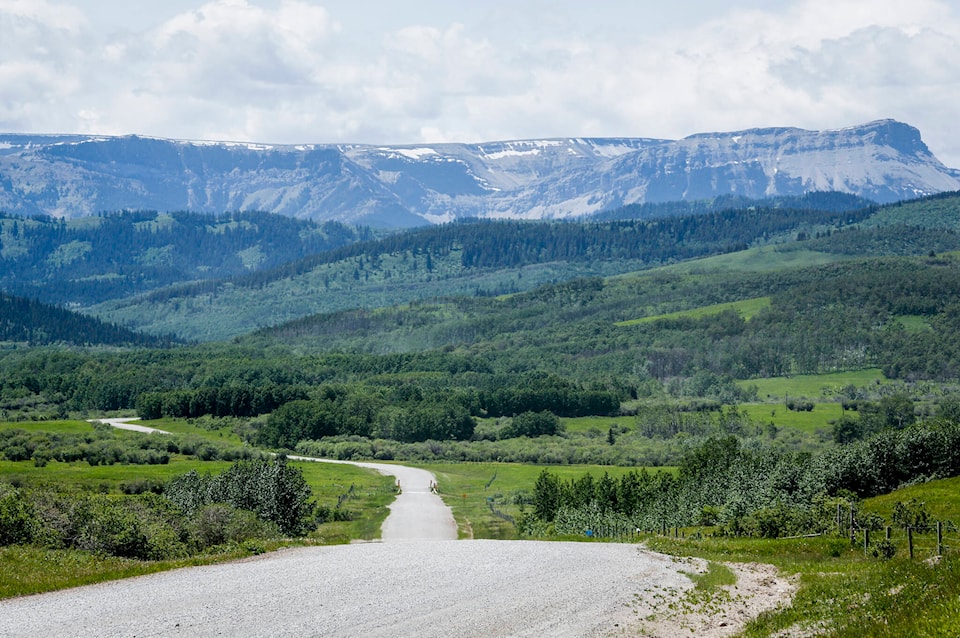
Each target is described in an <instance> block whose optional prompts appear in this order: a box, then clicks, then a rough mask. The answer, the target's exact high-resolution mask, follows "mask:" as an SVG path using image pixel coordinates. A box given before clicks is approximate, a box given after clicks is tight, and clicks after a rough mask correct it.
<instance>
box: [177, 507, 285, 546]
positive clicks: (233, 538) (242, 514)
mask: <svg viewBox="0 0 960 638" xmlns="http://www.w3.org/2000/svg"><path fill="white" fill-rule="evenodd" d="M188 532H189V537H190V542H191V544H192V545H193V546H194V547H196V548H198V549H203V548H207V547H213V546H215V545H223V544H225V543H230V542H233V543H243V542H244V541H249V540H251V539H256V538H273V537H276V536H278V535H279V530H278V529H277V527H276V526H275V525H272V524H271V523H268V522H266V521H263V520H261V519H259V518H258V517H257V515H256V514H254V513H253V512H249V511H246V510H241V509H237V508H235V507H232V506H230V505H227V504H226V503H214V504H212V505H207V506H205V507H203V508H201V509H200V510H199V511H198V512H197V513H196V515H194V517H193V518H192V520H191V521H190V523H189V524H188Z"/></svg>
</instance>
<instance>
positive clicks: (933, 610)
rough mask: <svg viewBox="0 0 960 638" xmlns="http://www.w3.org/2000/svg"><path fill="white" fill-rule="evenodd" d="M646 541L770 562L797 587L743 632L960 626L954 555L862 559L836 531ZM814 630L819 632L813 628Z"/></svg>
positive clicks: (908, 631)
mask: <svg viewBox="0 0 960 638" xmlns="http://www.w3.org/2000/svg"><path fill="white" fill-rule="evenodd" d="M646 546H647V547H648V548H650V549H653V550H655V551H662V552H666V553H669V554H673V555H677V556H699V557H701V558H705V559H707V560H709V561H729V562H760V563H768V564H773V565H775V566H777V567H778V568H779V569H780V571H781V573H782V574H783V575H786V576H788V577H791V578H793V579H795V580H796V581H797V582H798V583H799V589H798V591H797V594H796V595H795V597H794V599H793V602H792V604H791V605H790V606H789V607H786V608H782V609H778V610H775V611H772V612H765V613H763V614H761V615H760V616H759V617H758V618H756V619H754V620H753V621H751V622H750V623H748V624H747V627H746V629H745V631H744V632H743V633H742V634H740V635H742V636H751V637H752V636H773V635H829V636H850V637H853V636H889V637H893V636H931V637H932V636H955V635H958V634H957V629H960V604H958V602H960V555H958V554H954V555H952V556H948V557H946V558H945V559H944V560H943V561H941V562H940V563H939V564H930V563H927V562H925V561H921V560H915V561H910V560H909V559H906V558H894V559H893V560H890V561H881V560H877V559H874V558H866V557H864V555H863V552H862V550H860V549H859V548H856V547H852V546H851V545H850V542H849V540H846V539H842V538H838V537H820V538H805V539H792V540H785V539H778V540H765V539H736V538H704V539H700V540H694V539H689V538H688V539H672V538H664V537H652V538H649V539H647V540H646ZM817 628H819V630H818V631H814V630H816V629H817Z"/></svg>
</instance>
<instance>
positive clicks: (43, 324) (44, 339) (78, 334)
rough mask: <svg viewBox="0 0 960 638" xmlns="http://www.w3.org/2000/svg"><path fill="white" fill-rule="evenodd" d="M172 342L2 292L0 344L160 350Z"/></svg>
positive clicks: (0, 293)
mask: <svg viewBox="0 0 960 638" xmlns="http://www.w3.org/2000/svg"><path fill="white" fill-rule="evenodd" d="M173 341H174V340H173V338H171V337H155V336H152V335H145V334H141V333H137V332H133V331H132V330H128V329H126V328H123V327H121V326H117V325H114V324H111V323H106V322H103V321H101V320H99V319H96V318H94V317H85V316H84V315H81V314H79V313H76V312H71V311H69V310H64V309H63V308H57V307H55V306H49V305H47V304H43V303H40V302H38V301H36V300H33V299H24V298H22V297H14V296H11V295H7V294H5V293H3V292H0V342H14V343H26V344H29V345H31V346H37V345H48V344H55V343H64V344H71V345H78V346H92V345H109V346H139V347H158V346H168V345H170V344H171V343H172V342H173Z"/></svg>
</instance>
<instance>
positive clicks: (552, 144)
mask: <svg viewBox="0 0 960 638" xmlns="http://www.w3.org/2000/svg"><path fill="white" fill-rule="evenodd" d="M824 190H836V191H841V192H846V193H852V194H855V195H860V196H862V197H866V198H868V199H872V200H875V201H877V202H881V203H884V202H890V201H895V200H900V199H911V198H914V197H920V196H923V195H928V194H933V193H937V192H942V191H948V190H960V171H956V170H954V169H950V168H947V167H946V166H944V165H943V164H942V163H940V162H939V161H938V160H937V159H936V157H934V156H933V155H932V154H931V153H930V151H929V149H928V148H927V147H926V145H925V144H924V143H923V141H922V140H921V138H920V133H919V131H917V129H915V128H913V127H911V126H909V125H907V124H903V123H900V122H896V121H893V120H882V121H877V122H871V123H868V124H864V125H862V126H856V127H850V128H845V129H838V130H827V131H806V130H801V129H795V128H771V129H751V130H746V131H739V132H731V133H703V134H698V135H692V136H690V137H687V138H684V139H681V140H657V139H646V138H621V139H612V138H603V139H584V138H568V139H553V140H520V141H511V142H496V143H485V144H423V145H411V146H370V145H300V146H271V145H256V144H235V143H221V142H186V141H176V140H162V139H155V138H144V137H137V136H127V137H87V136H24V135H0V210H2V211H5V212H8V213H13V214H22V215H35V214H47V215H55V216H66V217H76V216H82V215H90V214H95V213H97V212H99V211H111V210H120V209H153V210H192V211H206V212H224V211H232V210H252V209H256V210H266V211H271V212H276V213H280V214H284V215H290V216H295V217H303V218H312V219H318V220H325V219H335V220H340V221H346V222H356V223H363V224H369V225H374V226H394V227H402V226H411V225H416V224H424V223H429V222H440V221H449V220H453V219H456V218H461V217H511V218H531V219H539V218H568V217H577V216H581V215H585V214H589V213H592V212H597V211H601V210H605V209H610V208H613V207H616V206H621V205H624V204H631V203H641V202H663V201H676V200H697V199H705V198H711V197H714V196H717V195H723V194H737V195H744V196H747V197H756V198H761V197H771V196H777V195H799V194H803V193H805V192H809V191H824Z"/></svg>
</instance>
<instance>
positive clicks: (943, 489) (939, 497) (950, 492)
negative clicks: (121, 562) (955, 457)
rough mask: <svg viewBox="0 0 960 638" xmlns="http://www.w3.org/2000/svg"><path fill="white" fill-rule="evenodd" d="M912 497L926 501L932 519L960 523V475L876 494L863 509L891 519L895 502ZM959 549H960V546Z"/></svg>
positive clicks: (866, 501) (864, 503)
mask: <svg viewBox="0 0 960 638" xmlns="http://www.w3.org/2000/svg"><path fill="white" fill-rule="evenodd" d="M910 499H917V500H918V501H921V502H923V503H925V504H926V508H927V511H928V512H929V513H930V518H931V520H939V521H952V522H954V523H955V524H958V525H960V477H954V478H949V479H942V480H938V481H930V482H928V483H920V484H917V485H911V486H909V487H904V488H901V489H899V490H897V491H896V492H893V493H891V494H883V495H881V496H875V497H873V498H869V499H866V500H865V501H864V502H863V509H864V510H865V511H868V512H876V513H877V514H880V515H881V516H883V517H885V518H887V519H888V520H889V519H890V516H891V515H892V514H893V506H894V504H896V503H897V501H903V502H907V501H909V500H910ZM957 550H958V551H960V547H958V548H957Z"/></svg>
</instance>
